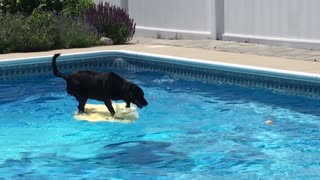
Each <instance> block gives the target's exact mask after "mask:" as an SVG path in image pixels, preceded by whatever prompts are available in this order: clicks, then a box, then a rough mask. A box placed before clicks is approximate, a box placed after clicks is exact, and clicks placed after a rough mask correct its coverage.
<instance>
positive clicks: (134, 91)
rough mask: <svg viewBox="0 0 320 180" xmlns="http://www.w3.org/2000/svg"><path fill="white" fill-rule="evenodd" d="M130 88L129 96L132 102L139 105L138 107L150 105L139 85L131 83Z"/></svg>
mask: <svg viewBox="0 0 320 180" xmlns="http://www.w3.org/2000/svg"><path fill="white" fill-rule="evenodd" d="M129 89H130V92H129V94H130V95H129V97H130V102H131V103H133V104H135V105H137V106H138V108H143V107H144V106H147V105H148V102H147V100H146V99H145V98H144V93H143V91H142V89H141V88H140V87H139V86H138V85H136V84H131V85H130V88H129Z"/></svg>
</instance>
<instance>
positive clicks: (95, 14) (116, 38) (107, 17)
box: [85, 2, 136, 44]
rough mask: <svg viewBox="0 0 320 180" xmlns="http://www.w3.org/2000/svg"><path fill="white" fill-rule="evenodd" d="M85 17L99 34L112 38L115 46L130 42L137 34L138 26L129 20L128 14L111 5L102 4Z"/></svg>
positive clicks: (92, 8) (93, 8)
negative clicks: (136, 28)
mask: <svg viewBox="0 0 320 180" xmlns="http://www.w3.org/2000/svg"><path fill="white" fill-rule="evenodd" d="M85 17H86V19H87V21H88V22H89V23H90V24H92V25H93V26H94V27H95V28H96V29H97V31H98V33H100V34H102V35H104V36H106V37H108V38H111V39H112V40H113V42H114V44H124V43H126V42H128V41H130V40H131V39H132V37H133V35H134V33H135V27H136V24H135V23H134V22H133V19H130V18H129V15H128V13H127V12H126V11H125V10H123V9H121V8H119V7H116V6H112V5H110V4H109V3H105V4H103V3H102V2H100V3H99V4H98V5H96V6H93V7H91V8H89V9H88V11H87V12H86V14H85Z"/></svg>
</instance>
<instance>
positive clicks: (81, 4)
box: [0, 0, 94, 17]
mask: <svg viewBox="0 0 320 180" xmlns="http://www.w3.org/2000/svg"><path fill="white" fill-rule="evenodd" d="M93 5H94V2H93V0H0V11H2V12H3V13H4V14H7V13H10V14H15V13H22V14H26V15H30V14H32V13H33V11H35V10H45V11H49V12H56V13H60V12H62V14H63V15H66V16H73V17H77V16H83V15H84V13H85V11H86V10H87V9H88V8H90V7H91V6H93Z"/></svg>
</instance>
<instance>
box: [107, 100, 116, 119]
mask: <svg viewBox="0 0 320 180" xmlns="http://www.w3.org/2000/svg"><path fill="white" fill-rule="evenodd" d="M104 104H105V105H106V106H107V108H108V110H109V112H110V114H111V116H114V114H115V113H116V112H115V111H114V109H113V107H112V102H111V100H110V99H108V100H106V101H104Z"/></svg>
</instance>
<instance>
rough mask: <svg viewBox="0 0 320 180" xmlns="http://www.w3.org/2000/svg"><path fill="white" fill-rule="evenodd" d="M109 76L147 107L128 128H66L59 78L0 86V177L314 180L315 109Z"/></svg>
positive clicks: (318, 112)
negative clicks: (137, 91) (136, 90)
mask: <svg viewBox="0 0 320 180" xmlns="http://www.w3.org/2000/svg"><path fill="white" fill-rule="evenodd" d="M118 73H120V74H121V75H122V76H123V77H125V78H128V79H130V80H131V81H133V82H135V83H138V84H139V85H140V86H141V87H142V88H143V90H144V92H145V96H146V99H147V100H148V102H149V106H148V107H146V108H144V109H140V110H139V119H138V120H137V121H136V122H135V123H132V124H123V123H106V122H104V123H90V122H84V121H78V120H75V119H74V118H73V113H74V112H75V111H76V107H77V102H76V101H75V100H74V98H73V97H71V96H68V95H67V94H66V92H65V89H64V88H65V82H64V81H63V80H62V79H58V78H54V77H48V78H40V79H37V80H24V81H14V82H12V83H5V84H1V85H0V124H1V126H0V152H1V156H0V177H1V178H9V179H15V178H17V179H66V178H67V179H86V178H88V179H161V180H162V179H219V178H232V177H240V178H244V179H258V178H261V179H277V178H278V179H281V178H284V179H293V178H298V179H300V178H301V179H310V178H315V179H316V178H320V149H319V147H320V138H319V137H320V132H319V129H320V101H319V100H314V99H308V98H303V97H294V96H288V95H284V94H276V93H273V92H271V91H267V90H263V89H250V88H242V87H241V88H240V87H237V86H232V85H221V84H219V85H217V84H205V83H201V82H192V81H185V80H179V79H174V78H172V77H170V76H168V75H165V74H161V73H152V72H136V73H133V72H121V71H118ZM89 103H99V102H96V101H89ZM266 120H273V122H274V123H273V125H266V124H265V121H266Z"/></svg>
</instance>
